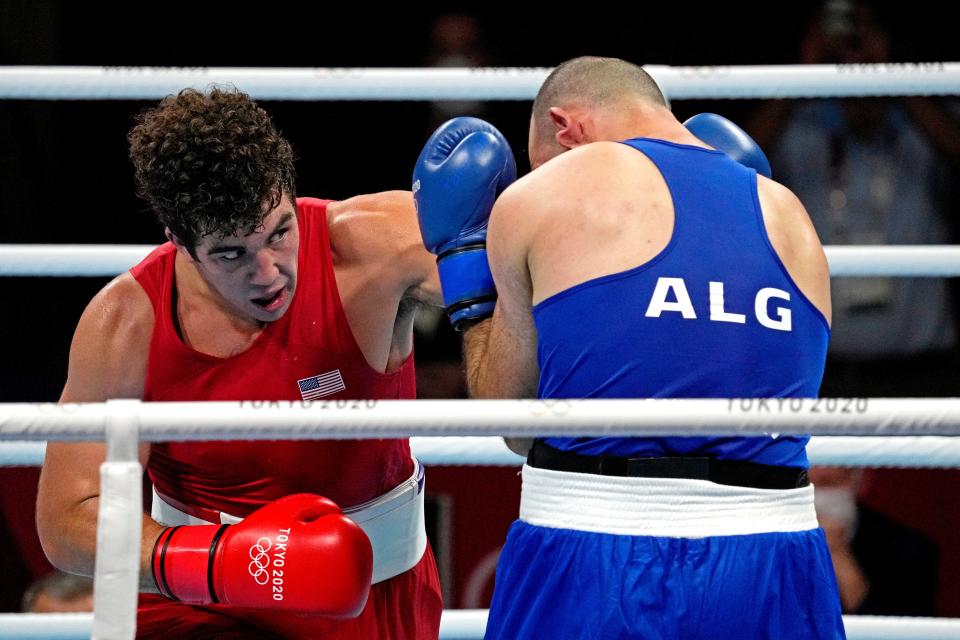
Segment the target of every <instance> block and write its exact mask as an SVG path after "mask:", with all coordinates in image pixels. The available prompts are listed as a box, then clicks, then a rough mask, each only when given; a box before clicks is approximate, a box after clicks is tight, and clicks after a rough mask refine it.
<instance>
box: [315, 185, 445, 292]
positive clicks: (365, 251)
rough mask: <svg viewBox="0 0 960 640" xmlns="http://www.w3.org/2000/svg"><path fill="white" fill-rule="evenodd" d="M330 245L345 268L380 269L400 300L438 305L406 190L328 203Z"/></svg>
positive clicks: (430, 263)
mask: <svg viewBox="0 0 960 640" xmlns="http://www.w3.org/2000/svg"><path fill="white" fill-rule="evenodd" d="M328 211H329V215H330V220H329V224H330V231H331V236H332V237H331V241H332V243H333V248H334V251H335V252H336V253H337V255H338V256H339V257H341V258H342V259H343V264H344V266H345V267H346V268H348V269H349V268H352V267H353V266H357V267H359V268H362V269H365V270H367V271H370V272H373V271H377V270H379V273H378V274H377V275H378V276H380V277H381V278H382V280H383V283H384V284H385V285H386V286H388V287H389V288H390V289H391V290H392V291H394V292H396V293H398V294H399V295H400V296H401V298H404V299H409V300H414V301H416V302H422V303H424V304H431V305H437V306H441V305H443V296H442V295H441V293H440V277H439V275H438V273H437V262H436V258H435V257H434V256H433V255H431V254H430V252H428V251H427V250H426V249H425V248H424V246H423V241H422V240H421V239H420V230H419V228H418V226H417V212H416V209H415V208H414V206H413V195H412V194H411V193H410V192H409V191H385V192H383V193H374V194H369V195H362V196H356V197H354V198H350V199H348V200H342V201H339V202H334V203H331V204H330V205H329V207H328Z"/></svg>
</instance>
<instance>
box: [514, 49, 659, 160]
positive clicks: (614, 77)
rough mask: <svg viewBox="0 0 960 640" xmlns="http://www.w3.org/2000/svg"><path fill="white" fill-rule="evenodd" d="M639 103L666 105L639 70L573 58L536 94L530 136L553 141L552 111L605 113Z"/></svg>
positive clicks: (594, 59)
mask: <svg viewBox="0 0 960 640" xmlns="http://www.w3.org/2000/svg"><path fill="white" fill-rule="evenodd" d="M638 101H639V102H645V103H649V104H651V105H655V106H658V107H665V106H666V105H667V101H666V99H665V98H664V97H663V93H662V92H661V91H660V87H658V86H657V83H656V81H655V80H654V79H653V78H652V77H650V74H648V73H647V72H646V71H644V70H643V69H641V68H640V67H639V66H637V65H635V64H632V63H630V62H627V61H625V60H621V59H619V58H600V57H596V56H582V57H579V58H573V59H572V60H567V61H566V62H564V63H563V64H561V65H560V66H558V67H557V68H556V69H554V70H553V71H552V72H551V73H550V75H549V76H547V79H546V80H544V82H543V86H541V87H540V91H539V92H537V97H536V99H534V101H533V114H532V118H531V122H530V127H531V132H530V135H531V138H532V139H534V138H535V139H536V140H538V141H540V142H541V143H548V142H549V141H550V140H551V139H552V137H553V134H554V131H555V129H554V125H553V123H552V122H551V119H550V109H551V108H553V107H562V108H570V107H588V108H591V109H601V110H602V109H604V108H608V107H616V106H618V105H620V104H624V103H627V102H634V103H635V102H638ZM532 151H533V150H531V152H532Z"/></svg>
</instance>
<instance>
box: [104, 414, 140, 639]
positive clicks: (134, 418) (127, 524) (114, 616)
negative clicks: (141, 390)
mask: <svg viewBox="0 0 960 640" xmlns="http://www.w3.org/2000/svg"><path fill="white" fill-rule="evenodd" d="M139 405H140V402H139V401H138V400H111V401H109V402H108V403H107V415H106V440H107V460H106V462H104V463H103V464H102V465H100V510H99V515H98V518H97V557H96V569H95V573H94V590H93V610H94V614H93V638H94V639H95V640H132V639H133V638H134V636H135V635H136V629H137V596H138V595H139V593H140V544H141V542H140V539H141V531H142V529H143V517H142V516H143V490H142V479H143V467H141V465H140V461H139V457H138V455H137V449H138V442H139V437H138V431H139V420H138V410H139V409H138V408H139Z"/></svg>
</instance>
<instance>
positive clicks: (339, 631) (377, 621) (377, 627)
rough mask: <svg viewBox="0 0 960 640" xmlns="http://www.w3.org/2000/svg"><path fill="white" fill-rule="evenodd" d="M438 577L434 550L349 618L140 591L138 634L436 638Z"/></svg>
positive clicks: (221, 638) (226, 638)
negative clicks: (201, 602) (205, 603)
mask: <svg viewBox="0 0 960 640" xmlns="http://www.w3.org/2000/svg"><path fill="white" fill-rule="evenodd" d="M442 610H443V601H442V599H441V596H440V579H439V577H438V576H437V565H436V563H435V562H434V559H433V551H432V550H431V549H430V545H427V551H426V553H424V554H423V559H421V560H420V562H419V563H418V564H417V566H415V567H414V568H413V569H410V570H409V571H407V572H406V573H403V574H400V575H399V576H397V577H396V578H391V579H389V580H385V581H384V582H380V583H378V584H375V585H373V588H372V589H370V599H369V600H367V606H366V607H365V608H364V609H363V613H361V614H360V615H359V616H358V617H356V618H354V619H352V620H331V619H329V618H321V617H315V616H306V615H298V614H294V613H285V612H279V611H267V610H259V609H257V610H254V609H240V608H237V607H228V606H210V607H198V606H193V605H186V604H180V603H178V602H174V601H173V600H168V599H166V598H164V597H163V596H159V595H154V594H141V596H140V607H139V610H138V611H137V638H190V639H191V640H201V639H206V638H210V639H211V640H213V639H217V640H232V639H234V638H238V639H239V638H317V639H322V640H372V639H377V640H427V639H430V640H434V639H436V638H437V636H438V635H439V634H440V612H441V611H442Z"/></svg>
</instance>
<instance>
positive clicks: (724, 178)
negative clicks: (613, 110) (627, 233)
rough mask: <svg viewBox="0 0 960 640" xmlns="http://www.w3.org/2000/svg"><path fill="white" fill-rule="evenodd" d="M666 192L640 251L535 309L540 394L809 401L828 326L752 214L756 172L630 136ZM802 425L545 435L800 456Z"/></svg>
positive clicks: (560, 443) (641, 448)
mask: <svg viewBox="0 0 960 640" xmlns="http://www.w3.org/2000/svg"><path fill="white" fill-rule="evenodd" d="M624 144H627V145H629V146H631V147H633V148H635V149H637V150H638V151H640V152H641V153H643V154H645V155H646V156H647V157H648V158H649V159H650V160H651V161H652V162H653V163H654V164H655V165H656V166H657V168H658V169H659V170H660V173H661V174H662V175H663V178H664V180H665V181H666V184H667V187H668V188H669V190H670V195H671V198H672V199H673V209H674V227H673V235H672V237H671V238H670V242H669V243H668V244H667V246H666V247H665V248H664V250H663V251H662V252H661V253H660V254H658V255H657V256H656V257H654V258H653V259H651V260H649V261H648V262H646V263H644V264H642V265H640V266H638V267H635V268H633V269H630V270H628V271H624V272H621V273H615V274H611V275H606V276H602V277H599V278H595V279H593V280H589V281H587V282H583V283H580V284H578V285H576V286H573V287H571V288H569V289H566V290H565V291H561V292H560V293H558V294H556V295H553V296H551V297H549V298H547V299H546V300H543V301H542V302H541V303H540V304H538V305H536V306H535V307H534V308H533V316H534V320H535V322H536V327H537V336H538V345H537V349H538V360H539V364H540V386H539V390H538V397H540V398H725V397H731V398H812V397H816V396H817V395H818V393H819V390H820V382H821V379H822V378H823V367H824V360H825V358H826V352H827V343H828V341H829V338H830V328H829V325H828V324H827V321H826V318H824V316H823V314H822V313H820V311H819V310H817V308H816V307H814V306H813V304H812V303H811V302H810V301H809V300H808V299H807V298H806V297H805V296H804V295H803V294H802V293H801V292H800V289H799V288H797V286H796V284H794V282H793V280H792V279H791V278H790V276H789V275H788V274H787V271H786V268H785V267H784V266H783V263H782V262H781V261H780V259H779V257H778V256H777V254H776V252H775V251H774V249H773V246H772V245H771V244H770V240H769V238H768V237H767V232H766V230H765V228H764V225H763V217H762V214H761V212H760V201H759V199H758V196H757V178H756V172H755V171H754V170H753V169H748V168H746V167H744V166H742V165H740V164H738V163H737V162H735V161H733V160H731V159H730V158H728V157H727V156H726V155H724V154H722V153H720V152H719V151H713V150H709V149H703V148H699V147H691V146H686V145H679V144H674V143H670V142H665V141H662V140H651V139H645V138H636V139H633V140H627V141H626V142H625V143H624ZM808 440H809V437H807V436H780V437H748V438H729V437H724V438H709V437H685V438H680V437H669V438H547V439H546V442H547V443H548V444H549V445H551V446H553V447H556V448H559V449H564V450H568V451H576V452H578V453H584V454H590V455H598V454H607V455H618V456H632V457H648V456H649V457H660V456H679V455H685V456H707V457H713V458H719V459H727V460H747V461H751V462H757V463H761V464H773V465H785V466H796V467H806V466H807V464H808V463H807V456H806V448H805V446H806V443H807V441H808Z"/></svg>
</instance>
